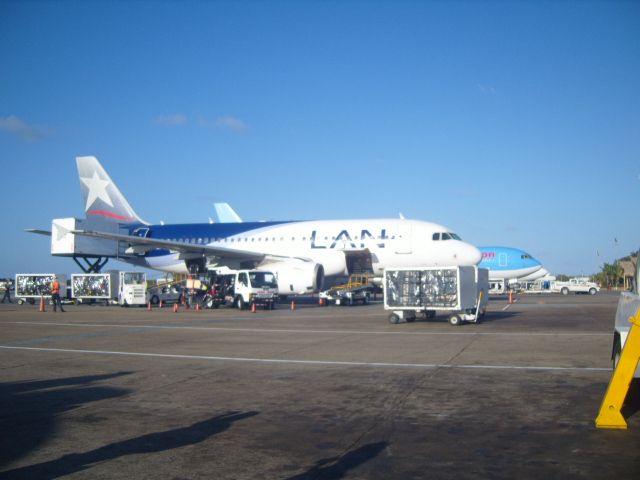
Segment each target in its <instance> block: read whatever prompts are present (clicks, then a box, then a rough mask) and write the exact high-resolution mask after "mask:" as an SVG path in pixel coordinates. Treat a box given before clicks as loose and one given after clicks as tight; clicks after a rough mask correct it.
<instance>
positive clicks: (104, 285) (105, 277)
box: [71, 271, 118, 304]
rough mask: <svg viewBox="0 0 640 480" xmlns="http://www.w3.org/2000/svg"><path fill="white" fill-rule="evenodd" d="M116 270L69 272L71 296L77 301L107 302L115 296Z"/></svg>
mask: <svg viewBox="0 0 640 480" xmlns="http://www.w3.org/2000/svg"><path fill="white" fill-rule="evenodd" d="M117 285H118V272H117V271H109V272H106V273H73V274H71V297H72V298H75V299H76V301H77V302H78V303H92V302H95V301H96V300H102V301H104V302H105V303H107V304H108V303H109V302H110V301H111V300H112V299H116V298H117V294H116V292H117Z"/></svg>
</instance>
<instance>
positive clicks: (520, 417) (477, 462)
mask: <svg viewBox="0 0 640 480" xmlns="http://www.w3.org/2000/svg"><path fill="white" fill-rule="evenodd" d="M516 300H517V301H516V303H514V304H512V305H510V304H508V303H507V299H506V297H494V298H492V299H491V303H490V305H489V310H488V312H487V315H486V317H485V319H484V320H483V322H482V323H479V324H465V325H462V326H457V327H454V326H451V325H449V324H448V322H447V321H446V317H444V316H439V317H438V318H436V319H435V320H429V321H425V320H420V319H419V320H418V321H416V322H414V323H400V324H398V325H391V324H390V323H389V322H388V321H387V317H388V313H389V312H385V311H384V309H383V306H382V305H381V304H380V303H374V304H371V305H368V306H354V307H335V306H331V307H320V306H317V305H312V304H306V305H303V304H300V303H299V304H298V308H296V309H295V310H291V309H290V308H289V305H288V304H287V305H279V308H278V309H276V310H274V311H262V310H258V311H257V312H256V313H252V312H250V311H238V310H234V309H230V308H229V309H219V310H204V311H194V310H184V309H183V308H181V309H180V311H179V312H178V313H173V312H172V309H171V308H164V309H157V308H156V309H154V310H153V311H151V312H150V311H147V309H146V308H119V307H103V306H87V305H82V306H73V305H69V306H65V309H66V313H60V312H57V313H54V312H53V311H52V309H51V307H50V306H48V305H47V311H46V312H38V307H37V306H34V305H21V306H18V305H15V304H11V305H7V304H2V305H0V431H1V432H2V435H0V478H2V479H5V478H7V479H13V478H16V479H17V478H20V479H23V478H29V479H37V478H91V479H102V478H126V477H128V478H141V479H147V478H149V479H150V478H154V479H155V478H169V479H176V480H177V479H272V478H273V479H290V480H291V479H342V478H344V479H393V478H401V479H424V478H434V479H448V478H451V479H453V478H455V479H466V478H469V479H475V478H491V479H502V478H504V479H512V478H536V479H539V478H545V479H546V480H547V479H555V478H558V479H560V478H561V479H572V478H589V479H605V478H606V479H618V478H619V479H627V478H629V479H630V478H634V479H636V478H638V476H639V475H640V385H639V384H638V381H637V380H634V382H633V383H632V385H631V390H630V393H629V396H628V398H627V404H626V406H625V409H624V412H623V413H624V415H625V418H626V419H627V422H628V425H629V428H628V429H627V430H599V429H596V428H595V423H594V422H595V418H596V416H597V414H598V411H599V408H600V404H601V402H602V400H603V397H604V394H605V391H606V388H607V385H608V382H609V380H610V378H611V373H612V372H611V346H612V333H613V324H614V314H615V310H616V305H617V300H618V296H617V295H616V294H613V293H609V292H601V293H600V294H598V295H595V296H588V295H569V296H561V295H536V296H525V295H518V296H517V298H516Z"/></svg>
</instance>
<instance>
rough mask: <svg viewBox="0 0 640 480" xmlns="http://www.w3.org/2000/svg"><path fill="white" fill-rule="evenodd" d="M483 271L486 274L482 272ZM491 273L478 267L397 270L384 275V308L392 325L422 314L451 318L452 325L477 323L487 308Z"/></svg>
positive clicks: (427, 316)
mask: <svg viewBox="0 0 640 480" xmlns="http://www.w3.org/2000/svg"><path fill="white" fill-rule="evenodd" d="M483 270H484V272H483ZM488 278H489V277H488V272H486V269H479V268H477V267H458V266H455V267H429V268H395V269H391V268H389V269H386V270H385V272H384V281H383V286H384V309H385V310H391V312H392V313H391V314H390V315H389V322H390V323H393V324H396V323H399V322H400V321H401V320H405V321H407V322H413V321H414V320H415V319H416V315H417V314H418V313H421V314H423V315H424V316H425V318H434V317H435V316H436V312H439V311H443V312H446V313H447V315H449V323H450V324H451V325H460V324H461V323H462V322H472V323H477V322H478V321H479V320H480V318H481V317H482V316H483V315H484V311H485V309H486V305H487V303H486V302H487V294H486V293H487V290H488Z"/></svg>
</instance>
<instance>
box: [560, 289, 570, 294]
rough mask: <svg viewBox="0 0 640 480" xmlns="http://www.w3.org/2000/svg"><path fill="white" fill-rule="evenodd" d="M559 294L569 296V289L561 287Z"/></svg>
mask: <svg viewBox="0 0 640 480" xmlns="http://www.w3.org/2000/svg"><path fill="white" fill-rule="evenodd" d="M560 293H561V294H563V295H569V289H568V288H567V287H562V290H560Z"/></svg>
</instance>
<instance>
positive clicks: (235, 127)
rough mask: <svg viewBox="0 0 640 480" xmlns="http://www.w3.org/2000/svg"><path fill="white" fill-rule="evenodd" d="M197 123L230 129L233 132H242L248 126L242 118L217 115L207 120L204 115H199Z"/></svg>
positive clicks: (209, 126) (203, 125) (202, 125)
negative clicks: (213, 118)
mask: <svg viewBox="0 0 640 480" xmlns="http://www.w3.org/2000/svg"><path fill="white" fill-rule="evenodd" d="M198 125H200V126H201V127H207V128H221V129H225V130H232V131H234V132H242V131H244V130H246V129H247V128H249V127H248V126H247V124H246V123H245V122H244V121H243V120H241V119H239V118H237V117H231V116H225V117H218V118H216V119H215V120H208V119H206V118H205V117H199V118H198Z"/></svg>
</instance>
